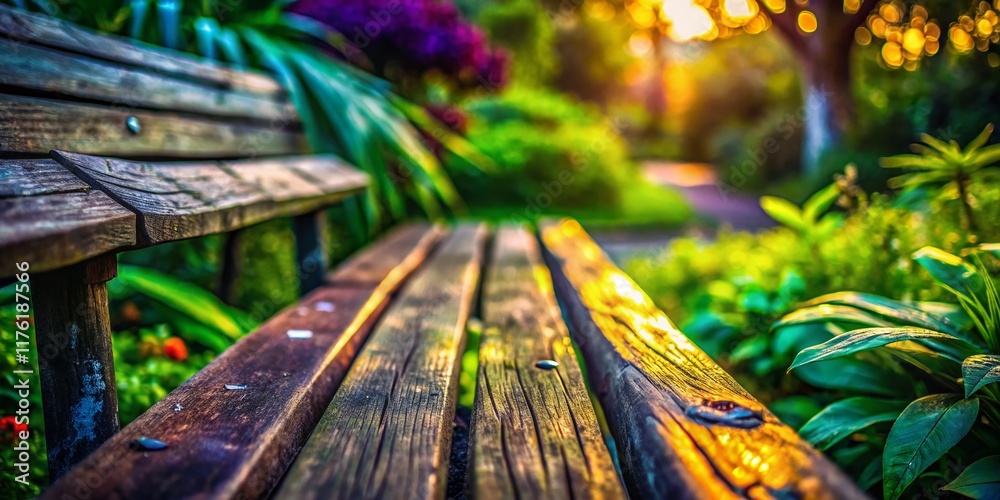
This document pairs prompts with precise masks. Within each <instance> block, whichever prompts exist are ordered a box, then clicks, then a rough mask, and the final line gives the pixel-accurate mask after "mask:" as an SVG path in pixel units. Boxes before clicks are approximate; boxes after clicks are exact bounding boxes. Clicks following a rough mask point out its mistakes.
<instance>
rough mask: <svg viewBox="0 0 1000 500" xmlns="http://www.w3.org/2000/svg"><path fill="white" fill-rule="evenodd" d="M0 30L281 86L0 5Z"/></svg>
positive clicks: (189, 73)
mask: <svg viewBox="0 0 1000 500" xmlns="http://www.w3.org/2000/svg"><path fill="white" fill-rule="evenodd" d="M0 35H3V38H9V39H15V40H23V41H26V42H30V43H32V44H34V45H41V46H45V47H53V48H58V49H61V50H65V51H68V52H74V53H77V54H81V55H86V56H91V57H97V58H101V59H104V60H107V61H114V62H118V63H124V64H129V65H133V66H136V67H143V68H149V69H151V70H154V71H156V72H158V73H162V74H167V75H180V76H185V77H188V78H190V79H192V80H201V81H207V82H211V83H213V84H215V85H217V86H219V88H224V89H228V88H232V89H240V90H245V91H250V92H254V93H259V94H263V95H280V94H283V93H284V91H283V89H282V88H281V86H280V85H278V83H277V82H275V81H274V80H273V79H272V78H271V77H269V76H267V75H264V74H262V73H257V72H253V71H244V70H236V69H233V68H231V67H228V66H225V65H222V64H218V63H215V62H213V61H209V60H205V59H201V58H198V57H195V56H192V55H188V54H182V53H179V52H171V51H165V50H163V49H162V48H161V47H156V46H153V45H149V44H146V43H142V42H139V41H136V40H131V39H127V38H121V37H117V36H113V35H107V34H103V33H96V32H94V31H92V30H89V29H87V28H83V27H81V26H77V25H74V24H72V23H68V22H66V21H62V20H59V19H54V18H51V17H47V16H44V15H39V14H32V13H29V12H25V11H22V10H18V9H15V8H12V7H9V6H6V5H0Z"/></svg>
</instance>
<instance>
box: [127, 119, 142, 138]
mask: <svg viewBox="0 0 1000 500" xmlns="http://www.w3.org/2000/svg"><path fill="white" fill-rule="evenodd" d="M125 128H127V129H128V131H129V132H132V135H139V131H140V130H142V124H141V123H139V119H138V118H136V117H134V116H130V117H128V118H126V119H125Z"/></svg>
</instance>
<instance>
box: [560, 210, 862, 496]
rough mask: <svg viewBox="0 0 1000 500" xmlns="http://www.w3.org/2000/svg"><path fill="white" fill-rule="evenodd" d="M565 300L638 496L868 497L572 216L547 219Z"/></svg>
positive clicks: (632, 489)
mask: <svg viewBox="0 0 1000 500" xmlns="http://www.w3.org/2000/svg"><path fill="white" fill-rule="evenodd" d="M542 240H543V242H544V246H545V249H546V251H547V253H546V258H547V260H548V262H549V267H550V268H551V269H552V273H553V279H554V281H555V288H556V292H557V295H558V296H559V298H560V302H561V303H562V304H563V305H564V308H565V312H566V314H567V316H568V317H569V319H570V325H571V331H572V332H573V336H574V339H575V340H576V342H577V344H578V345H579V347H580V351H581V352H582V354H583V356H584V359H585V360H586V364H587V373H588V377H589V378H590V381H591V385H592V387H593V388H594V390H595V391H596V392H597V395H598V397H599V398H600V401H601V406H602V407H603V409H604V414H605V415H606V417H607V419H608V424H609V426H610V428H611V430H612V432H613V434H614V437H615V442H616V444H617V446H618V449H619V457H620V459H621V466H622V469H623V474H624V475H625V481H626V484H627V485H628V488H629V492H630V493H631V494H632V495H633V496H637V497H640V498H690V499H699V498H744V497H749V498H763V497H780V498H819V499H822V498H830V499H834V498H838V499H839V498H864V495H863V494H862V492H861V491H859V490H858V489H857V487H856V486H855V485H854V483H853V481H851V480H850V479H849V478H848V477H847V476H845V475H844V474H843V473H842V472H840V471H839V470H838V469H837V468H836V467H835V466H834V465H833V464H831V463H830V462H829V461H827V460H826V459H825V458H824V457H823V455H821V454H820V453H819V452H817V451H816V450H815V449H813V448H812V447H811V446H810V445H809V444H808V443H806V442H805V441H803V440H802V439H801V438H800V437H799V436H798V435H797V434H796V433H795V431H794V430H793V429H792V428H790V427H788V426H786V425H784V424H782V423H781V422H780V421H779V420H778V419H777V417H775V416H774V415H773V414H772V413H771V412H769V411H768V410H767V408H765V407H764V405H762V404H760V403H759V402H758V401H757V400H755V399H754V398H753V396H751V395H750V394H749V393H747V392H746V390H744V389H743V388H742V387H741V386H740V385H739V384H738V383H737V382H736V381H735V380H733V378H732V377H730V376H729V375H728V374H727V373H726V372H725V371H723V370H722V368H720V367H719V366H718V365H717V364H715V362H713V361H712V359H711V358H709V357H708V356H707V355H706V354H705V353H704V352H702V351H701V350H700V349H698V348H697V347H696V346H695V345H694V344H692V343H691V341H689V340H688V339H687V338H686V337H685V336H684V335H683V334H682V333H681V332H680V331H678V330H677V328H676V327H675V326H674V325H673V323H671V322H670V320H669V319H668V318H667V317H666V315H664V314H663V312H662V311H660V310H659V309H658V308H657V307H656V306H655V305H654V304H653V301H652V300H651V299H650V298H649V297H648V296H647V295H646V294H645V293H643V291H642V290H641V289H639V287H638V286H637V285H636V284H635V282H633V281H632V280H631V279H630V278H629V277H628V276H626V275H625V274H624V273H623V272H622V271H621V270H619V269H618V268H617V267H615V266H614V264H612V263H611V262H610V260H609V259H608V257H607V256H606V255H604V253H603V252H602V251H601V249H600V248H599V247H598V246H597V244H596V243H594V242H593V241H592V240H591V239H590V238H589V236H587V234H586V232H584V230H583V228H582V227H580V225H579V224H578V223H577V222H575V221H562V222H559V223H547V224H544V225H543V227H542Z"/></svg>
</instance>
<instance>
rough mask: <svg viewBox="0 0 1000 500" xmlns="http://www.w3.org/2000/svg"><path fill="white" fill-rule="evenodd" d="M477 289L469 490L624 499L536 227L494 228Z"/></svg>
mask: <svg viewBox="0 0 1000 500" xmlns="http://www.w3.org/2000/svg"><path fill="white" fill-rule="evenodd" d="M482 293H483V298H482V316H483V318H482V319H483V324H484V331H483V336H482V338H481V340H480V342H481V343H480V347H479V382H478V384H477V386H476V402H475V407H474V409H473V416H472V431H471V432H472V434H471V444H470V467H469V471H470V477H469V481H468V484H469V489H470V493H471V495H472V497H473V498H477V499H488V498H547V499H560V498H565V499H583V498H594V499H597V498H607V499H619V498H626V495H625V489H624V487H623V486H622V484H621V481H620V480H619V478H618V472H617V471H616V470H615V466H614V462H613V461H612V459H611V455H610V454H609V453H608V449H607V446H606V445H605V443H604V439H603V437H602V436H601V430H600V428H599V426H598V423H597V417H596V415H595V413H594V408H593V406H591V402H590V397H589V396H588V394H587V388H586V385H585V384H584V382H583V376H582V375H581V373H580V368H579V366H578V365H577V360H576V355H575V353H574V352H573V346H572V344H571V343H570V339H569V336H568V332H567V330H566V326H565V325H564V324H563V323H562V319H561V318H560V317H559V312H558V306H557V305H556V303H555V296H554V295H553V292H552V280H551V277H550V276H549V274H548V271H547V270H546V269H545V267H544V266H543V265H542V263H541V255H540V254H539V251H538V243H537V240H536V239H535V236H534V235H533V234H529V233H528V232H527V231H526V230H524V229H522V228H517V227H513V226H512V227H506V228H503V229H501V230H500V231H498V233H497V235H496V237H495V242H494V247H493V252H492V258H491V262H490V264H489V267H488V270H487V273H486V276H485V281H484V285H483V292H482ZM542 360H553V361H557V362H558V363H559V366H558V367H557V368H555V369H553V370H545V369H542V368H538V367H537V366H535V365H536V363H537V362H538V361H542Z"/></svg>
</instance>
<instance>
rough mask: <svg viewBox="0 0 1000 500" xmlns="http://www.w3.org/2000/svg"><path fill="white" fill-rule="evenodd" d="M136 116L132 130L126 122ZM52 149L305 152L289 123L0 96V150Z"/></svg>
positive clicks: (185, 154)
mask: <svg viewBox="0 0 1000 500" xmlns="http://www.w3.org/2000/svg"><path fill="white" fill-rule="evenodd" d="M129 118H134V119H137V120H138V123H139V129H138V132H137V133H136V132H133V131H131V130H130V129H129V128H128V127H127V126H126V121H127V120H128V119H129ZM53 149H62V150H66V151H75V152H80V153H88V154H101V155H117V156H156V157H181V158H232V157H254V156H258V155H285V154H297V153H301V152H304V151H307V150H308V148H307V144H306V140H305V136H304V135H303V134H302V133H301V131H299V130H297V129H296V128H295V127H294V126H292V124H277V125H274V126H271V125H251V124H246V123H240V122H227V121H217V120H209V119H206V118H195V117H191V116H184V115H180V114H176V113H171V112H166V111H164V112H156V111H145V110H128V109H121V108H115V107H109V106H97V105H92V104H80V103H70V102H66V101H56V100H51V99H39V98H34V97H20V96H12V95H0V151H4V152H5V153H22V154H46V153H48V152H49V151H51V150H53Z"/></svg>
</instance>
